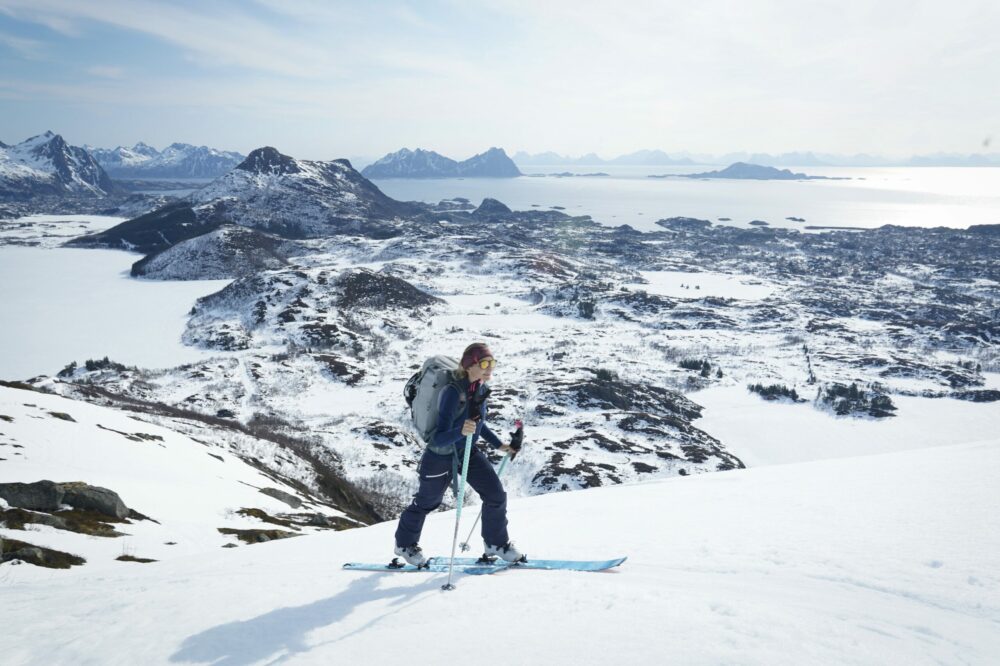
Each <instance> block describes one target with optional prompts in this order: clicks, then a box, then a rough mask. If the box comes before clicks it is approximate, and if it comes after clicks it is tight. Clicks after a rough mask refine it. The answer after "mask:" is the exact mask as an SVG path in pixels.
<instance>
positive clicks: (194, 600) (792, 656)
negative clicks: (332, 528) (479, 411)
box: [0, 440, 1000, 666]
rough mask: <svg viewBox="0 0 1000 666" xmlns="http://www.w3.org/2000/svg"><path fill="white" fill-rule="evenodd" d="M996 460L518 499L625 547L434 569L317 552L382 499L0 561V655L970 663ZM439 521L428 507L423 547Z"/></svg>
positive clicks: (985, 604) (260, 660) (379, 539)
mask: <svg viewBox="0 0 1000 666" xmlns="http://www.w3.org/2000/svg"><path fill="white" fill-rule="evenodd" d="M209 462H212V461H209ZM220 467H221V465H220ZM137 471H138V472H139V474H140V475H141V474H145V473H147V472H145V471H143V470H142V468H141V467H140V468H139V469H137ZM998 474H1000V440H994V441H992V442H988V443H980V444H959V445H953V446H948V447H940V448H934V449H923V450H919V451H907V452H902V453H893V454H885V455H878V456H866V457H859V458H845V459H838V460H827V461H822V462H814V463H801V464H790V465H782V466H773V467H763V468H758V469H749V470H738V471H731V472H725V473H720V474H711V475H703V476H699V477H690V478H675V479H670V480H667V481H659V482H652V483H644V484H638V485H631V486H616V487H608V488H599V489H593V490H587V491H578V492H572V493H555V494H549V495H543V496H538V497H533V498H524V499H518V500H515V501H513V502H512V503H511V506H510V516H511V530H512V535H513V536H514V537H515V539H517V540H518V544H519V546H521V547H522V548H523V550H525V552H527V553H528V554H529V556H530V555H537V556H539V557H567V558H568V557H576V558H606V557H612V556H618V555H627V556H628V557H629V559H628V561H627V562H626V563H625V564H624V565H623V566H622V567H620V568H619V569H617V570H615V571H612V572H607V573H597V574H594V573H574V572H543V571H508V572H504V573H499V574H495V575H493V576H484V577H472V576H458V577H457V581H456V582H457V589H456V590H455V591H453V592H442V591H441V590H440V586H441V584H442V583H444V581H445V579H446V575H443V574H373V573H361V572H346V571H343V570H341V569H340V568H339V567H340V564H342V563H343V562H345V561H374V562H381V561H385V560H387V559H388V558H389V557H390V552H389V549H390V547H391V542H392V532H393V530H394V528H395V525H394V523H384V524H380V525H376V526H373V527H370V528H363V529H356V530H350V531H346V532H338V533H323V534H315V535H310V536H307V537H304V538H298V539H288V540H283V541H277V542H271V543H267V544H259V545H255V546H251V547H241V548H236V549H227V550H221V549H219V550H215V551H206V552H203V553H200V554H198V555H197V556H186V557H178V558H174V559H171V560H170V561H163V562H158V563H153V564H147V565H133V564H127V563H117V562H116V563H114V564H116V565H120V566H115V567H111V566H108V567H101V568H88V567H82V568H75V569H73V570H70V571H45V572H43V573H41V574H40V573H39V570H37V569H35V568H33V567H30V566H27V565H21V566H15V565H11V564H5V565H3V566H2V567H0V580H2V581H3V583H2V585H3V587H4V590H3V604H0V624H2V626H3V627H4V631H3V632H0V651H2V653H3V654H4V663H5V664H11V665H17V664H53V663H67V664H69V663H72V664H130V665H131V664H136V663H143V664H168V663H180V664H274V663H283V664H284V663H288V664H315V663H327V664H328V663H407V664H442V663H450V662H451V661H453V660H457V659H462V658H463V656H465V657H466V658H467V657H468V656H473V655H475V656H476V658H481V657H482V656H483V655H484V654H488V655H490V657H491V659H495V660H497V661H501V662H503V663H509V664H537V663H541V664H549V665H553V666H557V665H559V664H572V665H574V666H576V665H578V664H596V663H601V664H608V663H615V664H661V663H683V664H720V663H727V664H731V663H739V664H769V665H770V664H804V663H836V664H886V663H901V664H904V663H905V664H939V663H948V664H991V663H996V662H997V660H998V659H1000V632H998V631H997V625H998V624H1000V563H998V560H997V558H996V553H997V552H998V550H1000V523H998V522H997V521H996V519H995V518H996V515H997V513H998V511H1000V493H997V491H996V485H995V482H996V478H997V476H998ZM152 492H153V489H150V490H148V491H147V493H152ZM149 502H150V505H148V506H146V507H145V508H146V509H147V510H149V511H150V513H155V512H156V511H155V510H156V508H157V507H156V506H155V502H154V501H153V500H152V498H151V497H150V500H149ZM471 520H472V518H471V516H469V515H466V516H465V517H464V520H463V529H462V535H463V536H464V534H465V530H466V529H468V527H469V526H470V525H471ZM453 521H454V514H453V513H452V512H444V513H438V514H434V515H432V516H430V517H429V519H428V522H427V526H426V529H425V531H424V536H423V540H422V541H423V545H424V546H425V548H426V549H427V550H428V551H431V553H432V554H444V553H445V551H446V550H447V548H448V545H449V544H450V541H451V536H452V531H453V528H454V522H453ZM21 534H23V533H21ZM30 536H32V537H36V536H37V535H35V534H31V535H30ZM484 650H485V652H484Z"/></svg>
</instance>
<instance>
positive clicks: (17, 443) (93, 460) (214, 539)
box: [0, 387, 343, 581]
mask: <svg viewBox="0 0 1000 666" xmlns="http://www.w3.org/2000/svg"><path fill="white" fill-rule="evenodd" d="M0 417H3V418H0V483H9V482H21V483H32V482H35V481H39V480H41V479H48V480H51V481H55V482H57V483H64V482H73V481H82V482H84V483H87V484H89V485H93V486H98V487H102V488H108V489H110V490H112V491H114V492H116V493H118V495H119V496H120V497H121V499H122V501H123V502H124V503H125V504H126V506H128V507H129V508H130V509H133V510H135V511H138V512H139V513H141V514H144V515H146V516H148V517H149V518H152V519H153V520H151V521H145V520H144V521H137V522H133V523H132V524H127V525H121V526H117V529H118V530H119V531H122V532H125V533H126V534H127V536H123V537H117V538H107V537H94V536H84V535H81V534H77V533H74V532H69V531H65V530H58V529H55V528H52V527H48V526H42V525H37V524H34V525H30V526H29V527H30V529H29V530H27V531H21V530H10V529H4V528H0V537H8V538H11V539H17V540H19V541H25V542H28V543H31V544H32V545H36V546H42V547H45V548H54V549H56V550H61V551H64V552H71V553H73V554H76V555H80V556H82V557H84V558H85V559H86V560H87V564H86V565H85V567H86V568H89V569H96V570H101V571H107V570H111V571H114V570H116V569H120V568H121V567H122V566H123V565H124V564H127V563H122V562H118V561H116V560H115V558H116V557H118V556H120V555H133V556H136V557H144V558H152V559H156V560H164V559H172V558H179V557H185V556H194V555H197V554H199V553H204V552H205V551H207V550H209V549H211V550H213V551H214V550H215V549H217V548H220V547H222V546H224V545H227V544H233V543H235V542H236V539H235V537H233V536H229V535H223V534H220V533H219V531H218V528H220V527H227V528H235V529H261V528H264V529H274V528H275V525H273V524H264V523H262V522H261V521H259V520H257V519H255V518H251V517H245V516H242V515H240V514H238V513H236V512H237V511H239V510H240V509H245V508H249V509H261V510H263V511H265V512H267V513H268V514H269V515H271V516H274V515H277V514H279V513H281V512H289V511H290V510H291V509H290V508H289V506H288V505H287V504H285V503H283V502H281V501H279V500H277V499H274V498H272V497H270V496H268V495H264V494H262V493H261V492H259V490H260V489H261V488H277V489H279V490H282V491H283V492H286V493H289V494H292V495H299V493H298V492H297V491H296V490H295V489H294V488H291V487H289V486H287V485H285V484H282V483H281V482H280V481H277V480H275V479H274V478H269V477H268V476H266V475H264V474H262V473H261V472H260V471H258V470H257V469H254V468H253V467H251V466H250V465H248V464H247V463H246V462H245V461H243V460H241V459H240V458H239V457H237V456H236V455H234V454H233V453H232V452H230V451H229V450H227V447H225V446H222V445H219V444H221V443H216V444H210V443H207V442H205V441H204V440H203V437H206V436H208V434H209V433H205V434H204V435H203V434H202V433H199V435H201V436H200V437H198V438H192V437H188V436H185V435H182V434H180V433H178V432H176V431H174V430H170V429H168V428H164V427H161V426H158V425H154V424H152V423H148V422H144V421H140V420H138V419H136V418H133V417H131V416H129V415H127V414H126V413H123V412H120V411H117V410H114V409H108V408H105V407H99V406H96V405H92V404H89V403H86V402H82V401H77V400H67V399H65V398H61V397H58V396H53V395H45V394H41V393H33V392H29V391H23V390H17V389H10V388H6V387H0ZM256 454H257V457H259V458H267V457H268V456H269V455H270V454H271V452H270V451H268V450H266V449H264V448H261V449H260V450H258V451H257V452H256ZM289 474H290V475H293V476H301V477H303V478H305V477H306V476H307V472H305V471H302V470H299V471H298V473H297V474H296V472H295V471H291V470H290V471H289ZM307 504H308V502H307ZM308 507H309V508H302V509H301V511H313V512H316V511H319V512H321V513H323V514H325V515H330V516H343V514H342V513H341V512H338V511H336V510H332V509H330V508H328V507H324V506H322V505H317V506H313V505H311V504H308ZM154 521H155V522H154ZM286 531H287V530H286ZM9 569H10V567H9V566H7V565H4V568H3V569H0V571H6V570H9ZM16 571H18V572H20V573H21V575H22V576H26V577H28V578H30V579H32V580H39V581H46V580H49V579H51V577H52V575H53V573H52V571H51V570H49V569H42V568H37V567H34V566H27V565H25V566H23V567H18V568H17V569H16ZM59 573H63V572H59ZM66 573H71V572H66ZM2 578H3V574H2V573H0V580H2Z"/></svg>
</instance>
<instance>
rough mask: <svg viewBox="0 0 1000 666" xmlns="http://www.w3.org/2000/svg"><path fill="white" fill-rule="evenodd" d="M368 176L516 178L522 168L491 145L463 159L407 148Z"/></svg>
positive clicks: (370, 167)
mask: <svg viewBox="0 0 1000 666" xmlns="http://www.w3.org/2000/svg"><path fill="white" fill-rule="evenodd" d="M361 175H363V176H364V177H365V178H515V177H517V176H520V175H522V174H521V171H520V169H518V168H517V165H516V164H514V162H513V161H511V159H510V158H509V157H507V153H505V152H504V150H503V148H490V149H489V150H487V151H486V152H485V153H479V154H478V155H474V156H472V157H470V158H469V159H467V160H463V161H461V162H458V161H455V160H453V159H451V158H449V157H445V156H444V155H441V154H439V153H436V152H434V151H433V150H422V149H420V148H417V149H416V150H409V149H407V148H403V149H402V150H398V151H396V152H395V153H389V154H388V155H386V156H385V157H383V158H381V159H380V160H378V161H376V162H375V163H373V164H370V165H368V166H367V167H365V168H364V169H362V171H361Z"/></svg>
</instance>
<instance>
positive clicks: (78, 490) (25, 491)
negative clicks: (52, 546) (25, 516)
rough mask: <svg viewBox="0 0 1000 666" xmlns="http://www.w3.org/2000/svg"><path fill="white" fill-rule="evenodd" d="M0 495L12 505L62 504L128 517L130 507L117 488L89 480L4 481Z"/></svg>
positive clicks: (44, 507) (52, 508)
mask: <svg viewBox="0 0 1000 666" xmlns="http://www.w3.org/2000/svg"><path fill="white" fill-rule="evenodd" d="M0 497H2V498H3V499H4V500H5V501H6V502H7V503H8V504H10V505H11V506H13V507H18V508H21V509H30V510H32V511H49V512H51V511H57V510H58V509H59V508H60V507H61V506H62V505H63V504H68V505H69V506H71V507H73V508H75V509H81V510H84V511H96V512H97V513H100V514H103V515H106V516H111V517H113V518H119V519H121V518H127V517H128V516H129V509H128V507H126V506H125V503H124V502H122V500H121V498H120V497H119V496H118V494H117V493H115V492H114V491H111V490H108V489H107V488H99V487H97V486H90V485H87V484H86V483H80V482H71V483H54V482H52V481H36V482H35V483H2V484H0Z"/></svg>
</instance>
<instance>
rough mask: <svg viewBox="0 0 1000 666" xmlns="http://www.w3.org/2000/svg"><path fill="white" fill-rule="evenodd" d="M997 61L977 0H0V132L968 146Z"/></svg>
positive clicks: (363, 143) (362, 148)
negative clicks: (416, 0)
mask: <svg viewBox="0 0 1000 666" xmlns="http://www.w3.org/2000/svg"><path fill="white" fill-rule="evenodd" d="M998 82H1000V3H997V2H994V1H993V0H982V1H977V0H951V1H949V2H939V1H933V2H925V1H922V0H909V1H904V0H881V1H880V2H877V3H876V2H869V1H867V0H865V1H854V0H836V1H825V0H815V1H810V0H742V1H730V0H700V1H699V2H697V3H692V2H680V1H675V0H651V1H646V0H636V1H628V0H620V1H619V2H616V3H610V2H591V1H590V0H546V1H545V2H537V1H536V0H483V1H471V0H470V1H460V0H455V1H452V0H425V1H421V2H392V1H389V0H385V1H379V0H374V1H372V2H341V1H337V0H239V1H235V0H211V1H208V2H205V1H202V2H187V1H184V0H177V1H174V2H155V1H153V0H100V1H99V2H97V1H86V0H84V1H82V2H81V1H80V0H0V141H4V142H6V143H16V142H19V141H22V140H24V139H26V138H28V137H29V136H33V135H35V134H39V133H41V132H44V131H45V130H52V131H54V132H57V133H59V134H62V135H63V136H64V138H66V140H67V141H68V142H69V143H71V144H74V145H83V144H89V145H93V146H100V147H108V148H112V147H115V146H117V145H129V146H130V145H133V144H134V143H136V142H138V141H144V142H146V143H149V144H151V145H153V146H156V147H157V148H163V147H164V146H166V145H167V144H169V143H172V142H175V141H180V142H185V143H193V144H196V145H209V146H212V147H215V148H220V149H224V150H238V151H240V152H243V153H247V152H249V151H250V150H252V149H254V148H257V147H260V146H263V145H271V146H274V147H276V148H278V149H279V150H280V151H282V152H284V153H286V154H290V155H293V156H295V157H299V158H304V159H334V158H337V157H349V158H358V157H379V156H381V155H384V154H385V153H388V152H391V151H395V150H398V149H399V148H402V147H408V148H417V147H420V148H425V149H430V150H436V151H438V152H440V153H442V154H444V155H448V156H449V157H453V158H456V159H464V158H466V157H469V156H471V155H473V154H475V153H478V152H482V151H483V150H486V149H487V148H489V147H491V146H500V147H503V148H505V149H506V150H507V152H508V153H509V154H511V155H513V154H514V153H515V152H516V151H519V150H525V151H528V152H531V153H535V152H542V151H555V152H558V153H561V154H568V155H581V154H584V153H589V152H596V153H598V154H600V155H602V156H604V157H614V156H616V155H620V154H624V153H628V152H632V151H635V150H640V149H661V150H664V151H667V152H668V153H671V154H675V153H679V152H682V151H689V152H695V153H714V154H722V153H726V152H731V151H748V152H769V153H775V154H776V153H781V152H790V151H816V152H825V153H838V154H853V153H869V154H879V155H887V156H908V155H912V154H926V153H935V152H954V153H962V154H967V153H977V152H995V151H996V150H997V145H998V142H1000V83H998ZM994 139H996V141H994Z"/></svg>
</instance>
